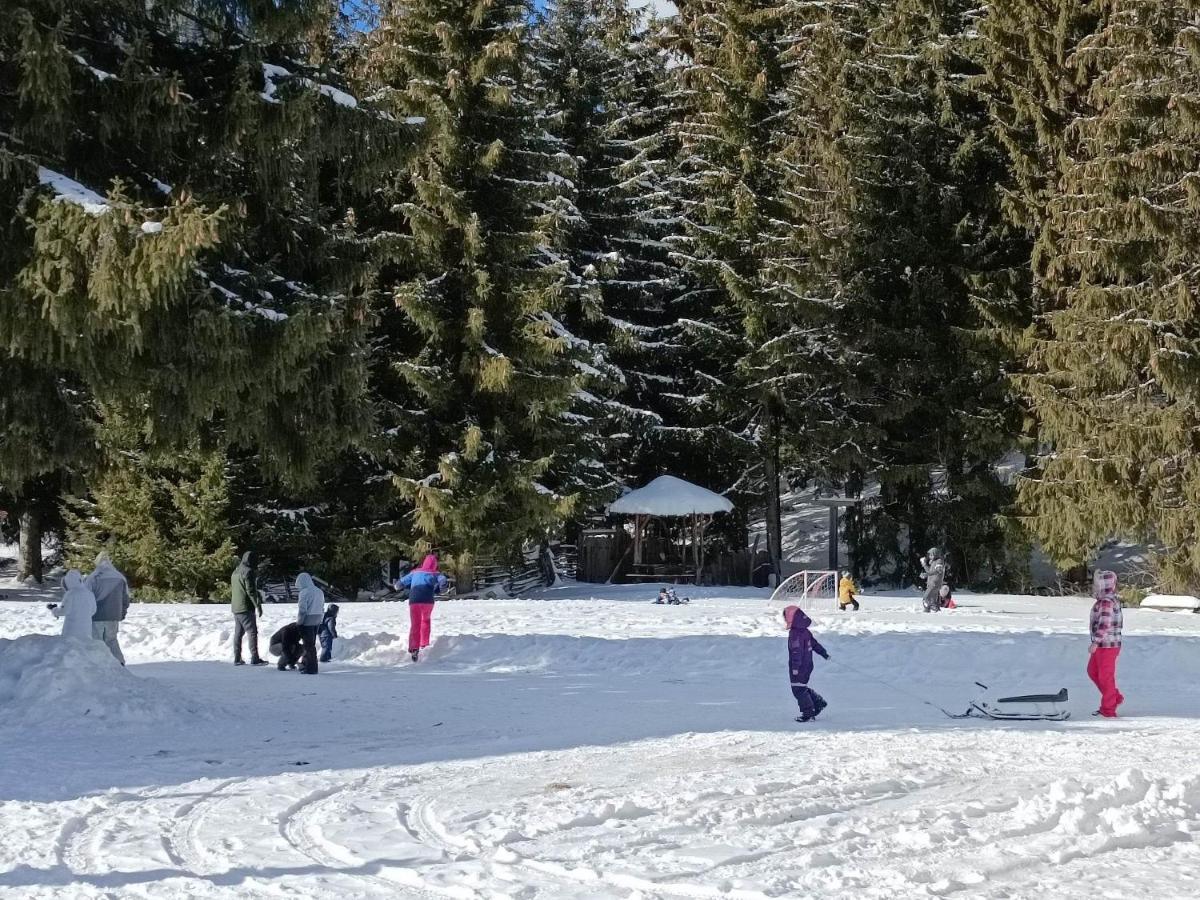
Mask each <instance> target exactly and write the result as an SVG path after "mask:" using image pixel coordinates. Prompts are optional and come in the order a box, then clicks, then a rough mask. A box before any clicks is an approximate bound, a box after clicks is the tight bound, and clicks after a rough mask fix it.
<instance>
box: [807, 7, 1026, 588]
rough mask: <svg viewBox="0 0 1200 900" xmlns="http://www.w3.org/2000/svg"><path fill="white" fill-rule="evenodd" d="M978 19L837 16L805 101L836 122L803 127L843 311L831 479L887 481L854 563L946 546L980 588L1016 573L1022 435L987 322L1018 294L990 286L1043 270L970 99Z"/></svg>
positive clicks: (822, 245) (813, 264) (813, 258)
mask: <svg viewBox="0 0 1200 900" xmlns="http://www.w3.org/2000/svg"><path fill="white" fill-rule="evenodd" d="M978 15H979V13H978V10H977V8H976V7H975V5H974V4H971V3H968V2H952V3H930V2H927V0H901V2H897V3H879V4H875V3H863V4H858V5H857V6H855V7H852V8H850V7H847V8H842V9H839V10H837V11H835V13H834V14H833V16H832V17H831V18H830V19H829V20H827V21H826V22H825V23H824V24H823V29H824V32H825V34H826V35H828V36H829V38H830V39H829V40H826V41H824V42H823V43H824V45H825V48H826V49H825V50H824V52H823V53H822V54H821V56H820V58H819V59H816V60H813V61H812V65H811V66H807V65H806V66H805V67H804V68H803V69H802V70H801V71H802V72H803V75H804V77H803V78H802V79H800V80H798V82H796V83H795V87H794V91H793V104H794V105H798V106H800V107H801V108H802V109H806V110H816V111H821V112H822V113H823V117H825V118H826V119H827V120H828V121H834V122H836V123H837V125H838V127H837V129H836V132H835V133H833V134H828V135H826V136H822V135H820V134H816V133H814V130H813V129H812V128H807V129H804V130H802V131H801V133H800V141H801V143H802V145H803V146H802V147H801V148H800V149H799V150H798V151H797V155H798V156H799V157H800V158H801V160H802V161H803V162H802V164H798V166H797V168H798V170H799V171H800V172H801V175H802V178H801V180H800V181H799V187H798V189H797V190H796V196H797V197H798V201H797V207H798V214H797V218H798V219H799V221H800V222H801V223H802V228H801V230H800V232H799V234H800V235H801V236H802V238H803V240H804V241H805V242H806V243H807V245H808V246H807V249H808V250H809V254H808V256H807V257H806V266H805V273H804V274H805V275H806V281H805V282H803V283H807V284H808V285H810V286H811V287H810V288H809V289H810V290H811V291H812V293H813V294H814V295H815V296H818V297H822V298H824V300H825V303H824V308H825V309H828V310H832V311H833V316H832V318H831V320H830V326H831V331H830V336H831V340H832V343H833V345H834V347H835V348H836V350H835V355H834V358H833V359H832V360H831V362H832V363H833V365H831V366H829V367H828V368H827V369H826V374H825V376H824V377H823V378H822V379H821V380H822V381H823V383H824V387H825V388H826V389H827V390H830V391H832V392H833V394H834V396H835V397H837V398H838V400H837V403H836V405H837V407H838V410H839V413H840V423H839V429H840V430H842V431H843V434H842V440H841V441H840V443H839V444H838V445H837V446H838V450H839V452H836V453H835V454H832V455H831V457H830V462H829V467H830V470H831V474H833V475H840V477H841V478H843V479H844V480H845V482H846V484H847V485H848V487H849V488H850V489H851V490H852V491H853V490H855V489H861V488H862V487H863V486H864V485H865V483H866V482H867V481H877V482H878V484H879V494H878V497H876V498H872V499H869V500H868V501H867V502H866V503H865V505H864V507H863V508H862V509H860V510H857V511H856V512H855V513H854V514H853V515H852V516H851V518H850V522H849V525H850V531H851V541H852V543H853V544H854V545H855V547H856V551H857V552H856V559H855V564H856V567H857V568H859V569H860V571H863V572H864V573H866V572H867V571H874V572H876V573H878V574H881V575H884V576H887V577H895V578H897V579H898V580H900V581H907V580H909V579H910V578H911V577H912V576H913V575H914V574H915V562H916V558H917V556H918V555H919V554H920V553H921V552H923V551H924V549H925V548H926V547H928V546H930V545H931V544H935V543H936V544H940V545H943V546H948V547H949V548H950V550H951V551H952V553H953V556H954V558H955V563H956V565H957V566H958V567H959V573H960V576H962V577H964V578H965V579H967V580H969V581H976V580H980V579H993V578H996V577H1003V576H1007V575H1009V574H1011V573H1010V572H1008V571H1007V568H1008V565H1009V560H1008V558H1007V554H1006V552H1005V547H1004V542H1005V533H1004V531H1003V529H1002V527H1001V522H1000V519H999V515H1000V514H1001V513H1002V512H1004V511H1005V510H1006V507H1007V504H1008V497H1007V493H1008V492H1007V490H1006V488H1005V487H1004V486H1003V485H1002V484H1001V482H1000V480H999V479H998V478H997V476H996V474H995V472H994V471H993V466H992V464H993V463H994V461H996V460H997V459H999V457H1001V456H1002V455H1003V454H1004V453H1005V452H1007V451H1008V450H1010V449H1011V448H1012V446H1013V445H1014V443H1015V442H1016V440H1017V429H1018V424H1019V423H1018V421H1017V419H1016V418H1015V415H1014V412H1015V406H1014V404H1013V402H1012V398H1011V397H1010V395H1009V392H1008V390H1007V385H1006V383H1005V380H1004V377H1003V368H1002V366H1003V364H1004V363H1005V358H1004V354H1003V352H1002V349H1001V347H1000V346H999V343H998V341H997V340H996V339H995V337H994V335H993V331H992V329H991V327H990V323H989V321H988V320H987V319H985V318H984V317H983V315H982V313H983V312H986V311H987V308H988V307H990V306H991V305H993V304H995V303H996V302H998V295H1000V294H1002V293H1003V292H999V291H994V292H993V293H995V294H996V295H997V296H991V295H990V294H989V293H988V292H981V291H980V289H979V288H980V286H990V285H994V284H995V283H996V282H1002V283H1009V282H1012V281H1013V276H1012V273H1013V272H1014V270H1019V267H1020V266H1021V265H1022V264H1023V263H1024V262H1025V261H1026V260H1027V258H1028V255H1027V247H1026V245H1025V242H1024V241H1023V240H1022V239H1021V238H1020V236H1019V235H1017V234H1016V233H1014V232H1013V231H1012V230H1011V229H1009V228H1007V227H1006V226H1005V224H1004V223H1003V221H1002V217H1001V212H1000V197H999V195H998V193H997V191H996V188H995V185H996V184H997V183H1000V182H1002V181H1003V179H1004V177H1005V175H1006V167H1005V159H1004V158H1003V155H1002V153H1001V152H1000V151H999V148H998V147H997V146H996V144H995V142H994V141H993V140H991V138H990V136H989V129H990V123H989V120H988V116H987V110H986V108H985V106H984V104H983V103H982V102H981V101H980V100H979V98H978V97H977V96H976V95H975V93H974V92H972V91H970V90H968V88H967V84H968V83H969V80H970V79H971V78H972V77H973V76H974V75H976V74H977V73H978V71H979V66H978V63H977V61H976V56H977V55H978V54H977V50H976V47H975V44H974V35H975V34H976V33H977V29H978ZM831 61H833V63H834V64H833V66H832V67H831V65H830V63H831ZM814 72H815V73H819V74H814ZM818 118H819V117H818ZM803 121H805V122H812V121H814V119H813V117H812V115H811V114H810V115H808V116H806V117H805V118H804V119H803ZM814 250H815V252H813V251H814ZM799 255H800V254H798V256H799ZM1017 282H1018V284H1019V279H1017ZM1004 296H1005V297H1006V299H1007V300H1008V302H1009V303H1010V305H1013V304H1018V303H1019V297H1011V296H1008V295H1007V294H1005V295H1004ZM826 440H828V439H826ZM839 470H840V471H839Z"/></svg>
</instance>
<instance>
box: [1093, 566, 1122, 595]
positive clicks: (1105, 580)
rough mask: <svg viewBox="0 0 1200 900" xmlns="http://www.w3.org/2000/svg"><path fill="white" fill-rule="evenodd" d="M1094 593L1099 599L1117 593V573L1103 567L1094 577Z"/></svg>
mask: <svg viewBox="0 0 1200 900" xmlns="http://www.w3.org/2000/svg"><path fill="white" fill-rule="evenodd" d="M1092 588H1093V590H1092V594H1093V596H1095V598H1096V599H1097V600H1099V599H1101V598H1106V599H1107V598H1109V597H1115V596H1116V595H1117V573H1116V572H1109V571H1107V570H1105V569H1101V570H1100V571H1099V572H1097V573H1096V574H1095V576H1094V577H1093V578H1092Z"/></svg>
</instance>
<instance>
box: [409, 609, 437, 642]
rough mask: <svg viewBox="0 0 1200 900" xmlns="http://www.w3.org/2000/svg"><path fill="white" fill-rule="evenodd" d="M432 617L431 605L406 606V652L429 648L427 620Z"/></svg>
mask: <svg viewBox="0 0 1200 900" xmlns="http://www.w3.org/2000/svg"><path fill="white" fill-rule="evenodd" d="M432 617H433V604H432V603H409V604H408V652H409V653H411V652H412V651H414V650H424V649H425V648H426V647H428V646H429V620H430V619H431V618H432Z"/></svg>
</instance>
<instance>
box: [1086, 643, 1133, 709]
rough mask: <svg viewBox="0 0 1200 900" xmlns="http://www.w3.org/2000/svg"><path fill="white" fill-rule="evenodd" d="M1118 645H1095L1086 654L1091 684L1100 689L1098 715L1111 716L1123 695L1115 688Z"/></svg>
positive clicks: (1121, 701) (1122, 700)
mask: <svg viewBox="0 0 1200 900" xmlns="http://www.w3.org/2000/svg"><path fill="white" fill-rule="evenodd" d="M1120 653H1121V648H1120V647H1097V648H1096V649H1095V650H1094V651H1092V653H1091V654H1090V655H1089V656H1088V665H1087V673H1088V678H1090V679H1092V684H1094V685H1096V687H1097V688H1098V689H1099V690H1100V715H1102V716H1108V717H1109V718H1111V717H1112V716H1115V715H1116V714H1117V707H1118V706H1120V705H1121V704H1122V703H1123V702H1124V700H1125V695H1124V694H1122V693H1121V692H1120V691H1119V690H1117V656H1118V655H1120Z"/></svg>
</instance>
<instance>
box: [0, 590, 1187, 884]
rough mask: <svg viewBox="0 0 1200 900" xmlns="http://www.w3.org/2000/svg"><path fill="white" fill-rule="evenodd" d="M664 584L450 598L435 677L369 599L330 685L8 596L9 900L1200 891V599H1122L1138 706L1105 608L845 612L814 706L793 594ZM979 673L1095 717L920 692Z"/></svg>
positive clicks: (4, 831) (278, 611)
mask: <svg viewBox="0 0 1200 900" xmlns="http://www.w3.org/2000/svg"><path fill="white" fill-rule="evenodd" d="M593 593H597V594H603V597H602V598H596V599H592V597H591V595H592V594H593ZM653 593H654V589H653V588H628V587H618V588H609V587H604V586H579V587H573V588H568V589H564V590H561V591H557V592H549V593H547V594H546V595H544V597H543V598H542V599H536V600H522V601H517V600H514V601H485V600H480V601H455V602H450V603H440V604H438V607H437V610H436V613H435V617H434V635H435V644H434V646H433V648H432V650H431V652H430V654H429V656H428V658H427V659H423V660H422V661H421V662H420V663H418V664H416V665H413V664H411V663H409V662H408V661H407V657H406V654H405V653H404V637H405V632H406V626H407V612H408V611H407V607H406V606H405V605H403V604H355V605H346V606H343V608H342V616H341V624H340V628H341V631H342V633H343V634H344V636H345V640H343V641H340V642H339V643H338V646H337V648H336V650H335V653H336V655H337V656H338V657H339V659H338V661H336V662H334V663H333V664H330V665H328V666H325V667H323V669H322V674H321V675H320V676H318V677H316V678H308V677H304V676H301V675H298V674H295V673H290V672H288V673H282V672H278V671H276V670H275V669H274V667H273V666H272V667H269V668H262V669H253V668H251V667H249V666H246V667H243V668H237V669H235V668H234V667H233V666H231V665H230V664H229V663H228V661H227V660H228V658H229V652H228V640H229V636H230V631H231V629H230V624H231V622H230V617H229V614H228V610H227V609H226V608H222V607H200V606H149V605H147V606H141V605H137V606H134V607H133V608H132V609H131V610H130V616H129V621H128V622H127V623H126V626H125V629H124V631H123V633H122V643H123V646H124V648H125V652H126V654H127V656H128V657H129V660H130V663H131V665H130V667H129V669H128V670H121V669H119V668H118V667H116V666H115V664H113V663H112V662H111V660H110V659H109V658H108V657H107V656H106V654H105V653H103V652H100V653H93V652H89V651H88V649H87V647H86V645H85V646H83V647H82V648H79V647H76V648H74V652H67V651H69V650H71V649H72V648H70V647H69V645H66V644H65V642H60V641H57V640H54V641H51V640H45V639H39V638H30V637H27V636H28V635H33V634H50V633H53V632H54V631H56V625H57V624H58V623H57V622H55V621H54V620H52V619H51V617H50V615H49V613H48V612H47V611H46V610H45V608H44V606H43V605H42V604H41V603H40V602H4V603H0V634H2V635H4V636H6V637H11V638H15V640H13V641H0V760H3V765H2V766H0V898H21V900H26V898H40V897H64V898H93V897H106V898H109V897H113V898H124V897H143V898H154V900H166V898H251V897H254V898H259V897H272V898H288V897H293V898H376V897H379V898H392V897H413V898H488V900H490V898H505V897H511V898H530V900H533V898H539V900H541V898H597V897H617V898H676V897H678V898H709V897H720V898H725V897H728V898H759V897H781V898H807V897H821V898H855V900H862V898H908V897H969V898H975V897H980V898H1026V897H1028V898H1035V897H1036V898H1076V897H1078V898H1085V897H1086V898H1099V897H1121V898H1128V897H1131V896H1141V897H1146V898H1194V897H1197V896H1200V719H1198V716H1200V616H1197V615H1193V614H1191V613H1170V612H1154V611H1148V610H1147V611H1141V610H1129V611H1127V613H1126V636H1127V641H1126V647H1125V652H1124V654H1123V655H1122V658H1121V664H1120V670H1119V675H1120V681H1121V685H1122V689H1123V691H1124V693H1125V694H1126V696H1127V698H1128V699H1127V702H1126V704H1125V706H1124V707H1123V708H1122V710H1121V711H1122V715H1123V717H1122V718H1121V719H1118V720H1115V721H1109V720H1096V719H1093V718H1091V717H1090V715H1089V713H1090V712H1091V711H1092V710H1093V709H1094V708H1095V706H1096V702H1097V698H1096V694H1095V692H1094V690H1093V689H1092V687H1091V685H1090V683H1088V682H1087V680H1086V676H1085V674H1084V664H1085V661H1086V650H1087V639H1086V637H1085V636H1084V635H1085V633H1086V620H1087V610H1088V605H1089V604H1088V601H1086V600H1082V599H1058V598H1026V597H1000V596H971V595H962V596H961V597H960V598H959V601H960V603H961V608H960V609H958V610H955V611H952V612H945V613H942V614H938V615H923V614H921V613H920V612H918V602H917V600H916V598H915V597H914V596H909V595H903V596H900V595H897V596H887V597H885V596H877V597H876V596H872V597H865V598H863V610H862V612H860V613H858V614H853V613H847V614H841V613H837V612H835V611H834V610H833V609H832V608H831V603H829V602H826V603H825V604H824V606H825V608H824V609H821V608H817V609H815V610H813V612H814V618H815V620H816V621H815V624H814V631H815V632H816V634H817V636H818V637H819V638H820V639H821V640H822V641H823V642H824V643H825V645H826V647H828V648H829V650H830V652H831V654H832V656H833V660H832V661H831V662H829V663H825V662H824V661H823V660H820V659H818V660H816V675H815V677H814V680H813V683H814V686H815V687H816V688H817V689H818V690H819V691H821V692H822V693H823V694H824V695H825V697H826V698H827V699H828V700H829V702H830V706H829V709H828V710H827V711H826V712H825V713H824V714H823V715H822V717H821V719H820V720H818V721H817V722H815V723H810V724H807V725H799V724H797V723H796V722H794V721H793V716H794V714H795V713H794V706H793V701H792V698H791V694H790V692H789V690H788V686H787V675H786V656H787V652H786V647H785V635H784V632H783V630H782V620H781V617H780V610H779V609H778V608H776V609H771V608H770V607H769V606H768V603H767V601H766V594H765V592H759V591H752V590H733V589H708V590H703V591H701V592H700V596H699V597H696V596H695V592H692V593H693V596H694V597H695V599H694V600H693V602H692V603H691V605H689V606H686V607H665V606H654V605H652V604H649V603H646V602H636V601H642V600H644V599H645V598H648V597H651V596H652V595H653ZM290 615H291V608H290V607H289V608H285V607H268V611H267V614H266V621H265V624H264V626H263V630H264V632H265V634H264V637H265V636H266V635H269V634H270V633H271V631H273V630H274V629H275V628H277V627H279V626H280V625H281V624H283V623H284V622H285V621H286V620H287V619H288V618H289V617H290ZM263 643H264V645H265V640H264V641H263ZM264 650H265V646H264ZM878 679H882V680H883V681H884V682H887V684H884V683H881V682H880V681H879V680H878ZM975 680H980V681H983V682H992V683H997V684H1002V685H1012V686H1014V687H1017V688H1020V689H1022V690H1025V691H1030V690H1032V691H1051V690H1057V689H1058V688H1059V687H1067V688H1069V689H1070V692H1071V701H1070V708H1071V710H1072V713H1073V717H1072V719H1071V720H1070V721H1067V722H1058V723H1046V722H1037V723H1011V722H1010V723H996V722H982V721H974V720H968V721H957V720H952V719H949V718H947V717H945V716H944V715H943V714H942V713H941V712H939V711H938V710H937V709H935V708H934V707H932V706H930V705H927V704H925V703H924V702H922V701H923V700H926V699H927V700H930V701H933V702H935V703H938V704H941V705H943V706H945V707H947V708H948V709H952V710H954V711H958V710H961V709H963V708H965V706H966V703H967V700H968V699H969V698H970V697H972V696H973V694H974V690H975V689H974V688H973V684H972V683H973V682H974V681H975ZM893 685H894V686H897V687H898V688H899V689H897V688H896V687H893Z"/></svg>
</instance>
